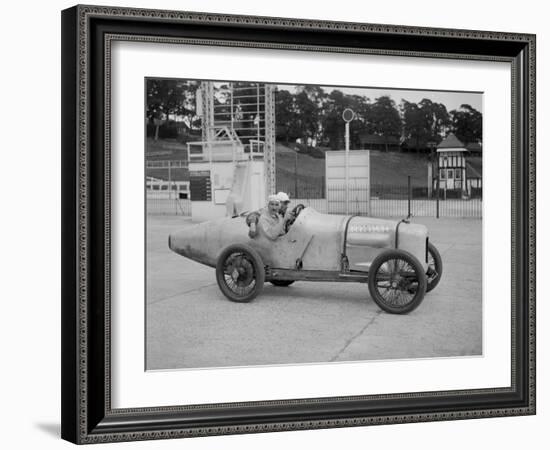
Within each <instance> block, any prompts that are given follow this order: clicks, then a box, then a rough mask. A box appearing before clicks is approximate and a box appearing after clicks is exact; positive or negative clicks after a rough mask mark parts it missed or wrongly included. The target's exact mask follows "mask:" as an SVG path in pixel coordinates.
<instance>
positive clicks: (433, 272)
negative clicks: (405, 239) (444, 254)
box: [426, 242, 443, 292]
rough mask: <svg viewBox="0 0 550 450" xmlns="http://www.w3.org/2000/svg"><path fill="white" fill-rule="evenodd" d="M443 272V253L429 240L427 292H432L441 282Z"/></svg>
mask: <svg viewBox="0 0 550 450" xmlns="http://www.w3.org/2000/svg"><path fill="white" fill-rule="evenodd" d="M442 273H443V261H442V260H441V255H440V254H439V251H438V250H437V248H436V247H435V245H433V244H432V243H431V242H428V271H427V272H426V277H427V279H428V284H427V285H426V292H430V291H431V290H432V289H434V288H435V287H436V286H437V285H438V284H439V281H440V280H441V275H442Z"/></svg>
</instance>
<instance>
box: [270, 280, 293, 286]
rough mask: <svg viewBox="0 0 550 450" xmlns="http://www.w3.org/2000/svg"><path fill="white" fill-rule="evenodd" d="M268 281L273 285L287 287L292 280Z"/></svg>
mask: <svg viewBox="0 0 550 450" xmlns="http://www.w3.org/2000/svg"><path fill="white" fill-rule="evenodd" d="M270 283H271V284H272V285H273V286H281V287H287V286H290V285H291V284H292V283H294V280H271V281H270Z"/></svg>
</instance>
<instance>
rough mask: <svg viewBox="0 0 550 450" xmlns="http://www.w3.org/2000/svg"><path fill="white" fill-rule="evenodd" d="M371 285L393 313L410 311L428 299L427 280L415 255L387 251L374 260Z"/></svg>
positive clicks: (374, 296)
mask: <svg viewBox="0 0 550 450" xmlns="http://www.w3.org/2000/svg"><path fill="white" fill-rule="evenodd" d="M368 284H369V292H370V295H371V297H372V299H373V300H374V301H375V302H376V304H377V305H378V306H379V307H380V308H382V309H383V310H384V311H386V312H389V313H392V314H406V313H408V312H410V311H412V310H413V309H415V308H416V307H417V306H418V305H419V304H420V303H421V302H422V300H423V299H424V295H425V294H426V284H427V280H426V274H425V273H424V269H423V267H422V265H421V264H420V262H419V261H418V259H416V258H415V257H414V256H413V255H411V254H410V253H408V252H405V251H403V250H387V251H385V252H383V253H381V254H380V255H378V256H377V257H376V258H375V259H374V261H373V262H372V264H371V267H370V269H369V279H368Z"/></svg>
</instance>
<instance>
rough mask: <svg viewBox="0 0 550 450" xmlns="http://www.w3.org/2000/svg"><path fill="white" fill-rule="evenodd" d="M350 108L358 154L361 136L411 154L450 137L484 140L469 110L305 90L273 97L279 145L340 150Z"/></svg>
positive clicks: (352, 138)
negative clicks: (308, 144) (312, 144)
mask: <svg viewBox="0 0 550 450" xmlns="http://www.w3.org/2000/svg"><path fill="white" fill-rule="evenodd" d="M346 108H351V109H352V110H353V111H354V112H355V119H354V120H353V121H352V122H351V123H350V141H351V147H352V148H359V147H360V145H361V142H360V136H361V135H371V136H379V137H380V140H381V141H382V142H385V143H386V144H389V143H392V142H393V143H396V142H398V143H403V142H404V143H406V145H407V147H408V148H412V149H418V150H420V149H426V148H429V147H430V146H437V144H439V143H440V142H441V141H442V139H443V138H444V137H445V136H446V135H448V134H449V133H451V132H452V133H454V134H455V135H456V136H457V138H458V139H460V140H461V141H462V142H463V143H464V144H466V145H467V144H469V143H473V142H476V143H480V142H481V140H482V115H481V113H480V112H479V111H477V110H476V109H475V108H473V107H472V106H470V105H467V104H463V105H461V106H460V107H459V108H458V109H454V110H452V111H447V108H446V106H445V105H444V104H442V103H437V102H433V101H432V100H430V99H427V98H424V99H422V100H421V101H420V102H418V103H414V102H409V101H407V100H404V99H403V100H402V101H401V103H400V104H399V105H397V104H396V103H395V101H394V100H393V99H392V98H391V97H389V96H381V97H378V98H376V99H375V100H374V101H371V100H370V99H369V98H367V97H365V96H360V95H353V94H347V93H344V92H342V91H340V90H337V89H335V90H332V91H331V92H330V93H327V92H325V91H324V90H323V89H322V88H321V87H318V86H303V87H299V88H298V89H297V90H296V93H291V92H290V91H288V90H278V91H277V93H276V97H275V111H276V113H275V115H276V121H277V139H278V140H281V141H284V142H286V143H289V142H292V141H295V140H296V139H300V140H301V141H302V142H311V141H312V140H315V141H316V143H317V145H321V146H326V147H330V148H332V149H338V148H342V145H343V142H344V130H345V125H344V124H345V122H344V120H343V118H342V113H343V111H344V110H345V109H346Z"/></svg>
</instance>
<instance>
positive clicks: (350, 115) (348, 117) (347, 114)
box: [342, 108, 355, 214]
mask: <svg viewBox="0 0 550 450" xmlns="http://www.w3.org/2000/svg"><path fill="white" fill-rule="evenodd" d="M354 118H355V113H354V112H353V110H352V109H351V108H346V109H344V112H343V113H342V119H344V122H346V154H345V161H346V163H345V166H346V168H345V169H346V170H345V172H346V214H349V123H350V122H351V121H352V120H353V119H354Z"/></svg>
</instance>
